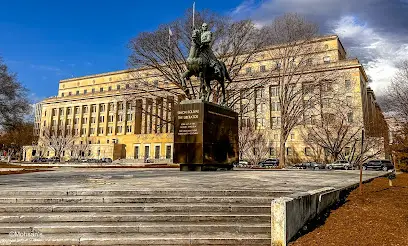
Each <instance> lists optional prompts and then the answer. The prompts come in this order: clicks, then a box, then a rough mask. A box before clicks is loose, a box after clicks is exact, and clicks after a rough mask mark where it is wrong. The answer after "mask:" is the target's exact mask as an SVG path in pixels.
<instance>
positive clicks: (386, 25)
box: [0, 0, 408, 101]
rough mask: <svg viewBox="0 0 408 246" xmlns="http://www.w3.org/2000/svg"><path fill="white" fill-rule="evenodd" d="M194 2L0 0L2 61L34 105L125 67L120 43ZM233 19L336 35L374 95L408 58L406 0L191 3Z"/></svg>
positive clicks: (212, 0)
mask: <svg viewBox="0 0 408 246" xmlns="http://www.w3.org/2000/svg"><path fill="white" fill-rule="evenodd" d="M192 3H193V0H155V1H142V0H116V1H113V0H99V1H96V0H68V1H57V0H25V1H23V0H4V1H2V3H1V8H0V56H2V57H3V58H4V60H5V62H6V63H7V64H8V66H9V67H10V69H11V70H12V71H13V72H16V73H17V74H18V78H19V80H20V81H21V82H22V83H23V84H24V85H25V86H26V87H27V88H28V89H29V90H30V95H31V98H32V100H33V101H39V100H41V99H43V98H45V97H49V96H53V95H56V93H57V90H58V81H59V80H61V79H65V78H71V77H78V76H84V75H89V74H96V73H103V72H110V71H115V70H121V69H126V68H127V64H126V62H127V57H128V54H129V51H128V49H127V48H126V45H127V43H128V41H129V40H130V39H131V38H132V37H135V36H136V35H137V34H138V33H139V32H142V31H152V30H154V29H155V28H156V27H157V26H158V25H159V24H161V23H168V22H170V21H172V20H174V19H176V18H177V17H179V16H182V15H183V13H184V11H185V10H186V9H187V8H190V7H191V6H192ZM196 7H197V9H204V8H206V9H211V10H213V11H215V12H218V13H220V14H224V15H230V16H231V17H232V18H233V19H242V18H250V19H252V20H254V21H255V22H256V23H257V24H259V25H263V24H267V23H268V22H270V21H272V20H273V19H274V18H275V17H276V16H277V15H281V14H283V13H285V12H297V13H300V14H302V15H304V16H306V17H307V18H308V19H310V20H313V21H315V22H316V23H318V24H319V26H320V30H321V33H322V34H325V33H331V34H333V33H335V34H338V35H339V37H340V39H341V41H342V43H343V45H344V46H345V48H346V51H347V52H348V54H349V55H350V57H357V58H358V59H359V60H360V61H361V62H362V63H363V65H364V67H365V69H366V72H367V74H368V75H369V76H370V77H371V79H372V82H371V87H372V88H373V89H374V91H375V92H376V94H377V95H378V94H381V93H384V91H386V90H384V89H385V88H386V86H387V85H388V84H389V82H390V80H391V78H392V77H393V75H394V74H395V72H396V70H397V67H398V64H399V62H400V61H401V60H403V59H408V18H407V17H406V16H407V14H406V13H407V12H408V0H359V1H355V0H228V1H227V0H224V1H220V0H218V1H215V0H205V1H203V0H201V1H199V0H196Z"/></svg>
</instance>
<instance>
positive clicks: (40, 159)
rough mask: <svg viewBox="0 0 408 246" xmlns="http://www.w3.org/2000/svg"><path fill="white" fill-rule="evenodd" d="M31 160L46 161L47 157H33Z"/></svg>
mask: <svg viewBox="0 0 408 246" xmlns="http://www.w3.org/2000/svg"><path fill="white" fill-rule="evenodd" d="M31 162H48V159H47V158H45V157H35V158H34V159H32V160H31Z"/></svg>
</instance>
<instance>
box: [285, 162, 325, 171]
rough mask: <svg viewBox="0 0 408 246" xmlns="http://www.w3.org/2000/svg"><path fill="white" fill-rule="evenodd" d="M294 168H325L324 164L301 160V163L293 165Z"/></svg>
mask: <svg viewBox="0 0 408 246" xmlns="http://www.w3.org/2000/svg"><path fill="white" fill-rule="evenodd" d="M293 167H294V168H298V169H313V170H319V169H325V168H326V165H324V164H321V163H317V162H314V161H313V162H302V163H297V164H295V165H293Z"/></svg>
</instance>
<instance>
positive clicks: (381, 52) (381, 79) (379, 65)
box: [331, 16, 408, 94]
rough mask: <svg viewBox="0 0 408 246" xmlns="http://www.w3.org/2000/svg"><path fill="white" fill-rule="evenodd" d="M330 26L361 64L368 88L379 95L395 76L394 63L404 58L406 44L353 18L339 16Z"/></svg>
mask: <svg viewBox="0 0 408 246" xmlns="http://www.w3.org/2000/svg"><path fill="white" fill-rule="evenodd" d="M331 25H332V28H333V29H332V31H333V32H334V33H336V34H337V35H339V37H340V39H341V40H343V41H344V42H345V43H347V44H348V47H347V48H348V51H349V53H351V54H352V55H353V56H356V57H357V58H359V59H360V61H361V62H362V63H363V65H364V67H365V69H366V72H367V74H368V75H369V76H370V78H371V80H372V83H371V84H370V86H371V87H372V88H373V90H374V91H375V92H376V94H381V93H382V92H383V91H384V89H385V88H386V87H387V85H388V84H389V82H390V80H391V78H392V77H393V76H394V75H395V72H396V71H397V65H398V63H399V62H401V60H403V59H406V58H407V57H408V45H407V44H401V43H400V42H399V41H398V40H397V39H395V38H394V37H393V36H390V35H386V34H385V33H382V32H379V31H377V30H376V29H374V28H372V27H369V26H368V25H367V24H366V23H363V22H361V21H359V20H358V19H357V18H356V17H353V16H343V17H341V18H340V19H339V20H336V21H333V22H332V23H331Z"/></svg>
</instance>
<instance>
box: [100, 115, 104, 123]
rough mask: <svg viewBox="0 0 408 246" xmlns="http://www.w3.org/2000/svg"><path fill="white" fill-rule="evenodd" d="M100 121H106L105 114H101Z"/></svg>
mask: <svg viewBox="0 0 408 246" xmlns="http://www.w3.org/2000/svg"><path fill="white" fill-rule="evenodd" d="M99 122H100V123H103V122H105V116H103V115H101V116H99Z"/></svg>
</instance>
